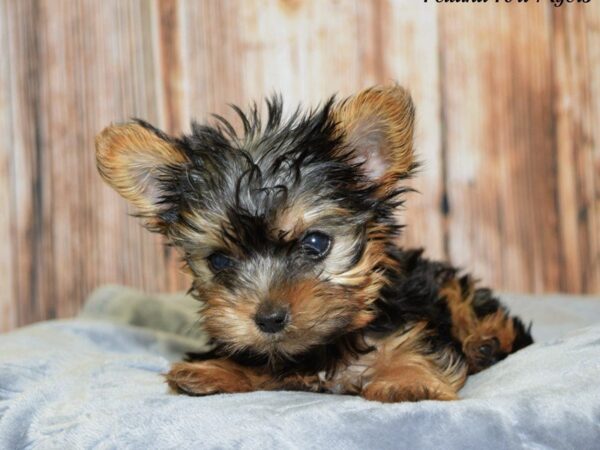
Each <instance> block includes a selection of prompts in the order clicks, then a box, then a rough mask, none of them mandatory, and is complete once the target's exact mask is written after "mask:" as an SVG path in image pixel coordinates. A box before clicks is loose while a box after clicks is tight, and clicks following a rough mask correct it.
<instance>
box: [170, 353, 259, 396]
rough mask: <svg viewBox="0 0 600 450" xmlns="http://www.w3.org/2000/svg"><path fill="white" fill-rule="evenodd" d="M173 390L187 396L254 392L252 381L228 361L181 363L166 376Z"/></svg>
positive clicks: (174, 365)
mask: <svg viewBox="0 0 600 450" xmlns="http://www.w3.org/2000/svg"><path fill="white" fill-rule="evenodd" d="M165 376H166V379H167V383H168V384H169V386H170V387H171V389H173V390H175V391H177V392H179V393H182V394H187V395H212V394H218V393H226V392H248V391H251V390H252V385H251V383H250V379H249V378H248V377H247V376H246V375H245V374H244V373H243V371H241V370H239V369H236V368H234V367H232V366H231V365H230V364H228V362H227V361H220V360H219V361H202V362H180V363H175V364H173V365H172V366H171V370H170V371H169V373H167V374H166V375H165Z"/></svg>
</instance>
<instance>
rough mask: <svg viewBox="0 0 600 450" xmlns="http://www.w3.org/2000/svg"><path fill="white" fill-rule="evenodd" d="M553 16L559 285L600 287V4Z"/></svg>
mask: <svg viewBox="0 0 600 450" xmlns="http://www.w3.org/2000/svg"><path fill="white" fill-rule="evenodd" d="M552 19H553V23H554V34H553V36H554V39H553V45H554V48H555V49H556V51H555V54H554V74H555V78H554V89H555V92H554V113H555V120H556V130H555V139H556V152H557V156H556V157H557V177H558V201H557V208H558V212H559V218H560V229H559V230H560V236H559V237H560V255H561V265H562V268H563V272H562V273H561V278H560V289H561V290H565V291H571V292H573V291H575V292H600V150H599V147H600V127H599V126H598V118H599V114H600V77H599V75H598V74H599V73H600V48H599V46H598V43H599V42H600V4H598V2H596V3H593V4H590V5H589V8H585V9H584V8H581V7H579V8H570V9H569V10H565V11H563V12H560V11H557V10H555V11H553V14H552Z"/></svg>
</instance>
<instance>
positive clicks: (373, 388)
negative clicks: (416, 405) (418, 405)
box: [361, 381, 458, 403]
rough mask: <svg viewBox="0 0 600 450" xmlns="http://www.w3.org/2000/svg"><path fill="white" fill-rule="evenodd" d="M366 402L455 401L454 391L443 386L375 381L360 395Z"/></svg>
mask: <svg viewBox="0 0 600 450" xmlns="http://www.w3.org/2000/svg"><path fill="white" fill-rule="evenodd" d="M361 395H362V397H363V398H365V399H367V400H373V401H377V402H383V403H397V402H418V401H421V400H456V399H457V398H458V397H457V395H456V393H455V392H454V391H452V390H451V389H449V388H446V387H444V386H425V385H422V384H415V385H406V384H397V383H394V382H390V381H375V382H372V383H370V384H368V385H367V386H366V387H365V388H364V389H363V391H362V393H361Z"/></svg>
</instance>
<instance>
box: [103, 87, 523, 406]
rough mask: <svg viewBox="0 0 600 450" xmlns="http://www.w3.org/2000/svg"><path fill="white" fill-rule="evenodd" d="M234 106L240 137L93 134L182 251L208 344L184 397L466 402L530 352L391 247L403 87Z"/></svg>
mask: <svg viewBox="0 0 600 450" xmlns="http://www.w3.org/2000/svg"><path fill="white" fill-rule="evenodd" d="M266 103H267V109H268V111H267V114H266V119H265V120H264V122H265V123H263V120H261V115H260V114H259V111H258V109H257V107H256V106H254V107H253V108H250V111H249V112H248V113H244V112H242V111H241V110H240V109H239V108H237V107H234V109H235V111H236V112H237V114H238V115H239V118H240V121H241V125H242V126H243V132H241V133H238V132H237V131H236V130H235V128H234V127H233V126H232V125H231V124H230V123H229V122H227V121H226V120H225V119H223V118H221V117H219V116H216V124H214V125H213V126H209V125H199V124H197V123H193V124H192V131H191V134H189V135H186V136H182V137H177V138H176V137H172V136H168V135H166V134H165V133H163V132H161V131H160V130H158V129H156V128H154V127H153V126H151V125H150V124H148V123H146V122H143V121H139V120H138V121H135V122H132V123H127V124H123V125H112V126H110V127H108V128H106V129H105V130H104V131H103V132H102V133H101V134H100V135H99V136H98V137H97V140H96V156H97V163H98V170H99V172H100V174H101V176H102V177H103V178H104V180H105V181H106V182H107V183H108V184H110V185H111V186H112V187H113V188H114V189H115V190H116V191H117V192H118V193H119V194H120V195H122V196H123V197H124V198H125V199H127V200H128V201H130V202H131V203H132V204H133V206H134V207H135V208H136V211H137V214H138V215H139V217H141V218H142V219H143V221H144V223H145V225H146V226H147V227H148V228H149V229H150V230H151V231H155V232H158V233H161V234H163V235H164V236H165V237H166V239H167V240H168V242H169V243H170V244H171V245H173V246H175V247H176V248H178V249H179V250H180V251H181V254H182V256H183V259H184V261H185V266H186V267H187V269H188V270H189V272H190V273H191V275H192V277H193V281H192V287H191V290H190V292H191V293H192V294H193V295H194V296H195V297H196V298H197V299H198V300H200V301H201V302H202V309H201V317H202V320H203V324H204V327H205V329H206V331H207V333H208V334H209V335H210V337H211V342H212V344H213V349H212V350H211V351H210V352H207V353H204V354H195V355H191V356H192V357H191V359H190V360H188V361H186V362H180V363H177V364H174V365H173V366H172V368H171V370H170V372H169V373H168V374H167V375H166V378H167V382H168V384H169V385H170V386H171V387H172V388H173V389H175V390H176V391H178V392H181V393H185V394H189V395H208V394H216V393H230V392H249V391H254V390H279V389H294V390H306V391H313V392H329V393H338V394H354V395H361V396H362V397H364V398H366V399H369V400H376V401H381V402H399V401H418V400H424V399H435V400H453V399H456V398H457V393H458V391H459V389H460V388H461V387H462V386H463V384H464V382H465V379H466V377H467V375H468V374H470V373H476V372H478V371H480V370H483V369H485V368H486V367H488V366H490V365H492V364H494V363H495V362H497V361H499V360H501V359H503V358H505V357H506V356H507V355H508V354H510V353H512V352H515V351H517V350H519V349H521V348H523V347H525V346H527V345H529V344H531V343H532V338H531V335H530V330H529V328H530V327H529V328H526V327H525V326H524V325H523V323H522V322H521V320H519V319H518V318H516V317H512V316H510V315H509V313H508V311H507V309H506V308H505V307H504V306H502V305H501V304H500V302H499V301H498V300H497V299H496V298H494V296H493V295H492V293H491V291H490V290H489V289H485V288H480V287H476V286H475V283H474V281H473V279H472V278H471V277H469V276H468V275H461V274H459V273H458V271H457V270H456V269H455V268H453V267H451V266H450V265H448V264H446V263H443V262H434V261H429V260H428V259H425V258H424V257H423V255H422V251H421V250H407V249H403V248H400V247H398V245H397V244H396V241H397V237H398V234H399V232H400V230H401V226H400V225H399V224H398V223H397V219H396V212H397V208H398V207H399V206H400V205H401V204H402V197H403V194H405V193H406V191H407V189H406V188H405V187H402V180H405V179H407V178H408V177H410V176H411V174H412V173H413V172H414V170H415V168H416V163H415V158H414V154H413V129H414V106H413V103H412V100H411V98H410V96H409V94H408V93H407V92H406V91H405V90H404V89H403V88H401V87H399V86H387V87H373V88H370V89H366V90H364V91H362V92H359V93H358V94H356V95H354V96H352V97H350V98H347V99H344V100H341V101H335V99H331V100H329V101H328V102H326V103H325V104H324V105H323V106H322V107H320V108H318V109H315V110H312V111H309V112H307V113H305V114H302V113H301V112H299V111H297V112H296V113H295V114H293V115H292V116H291V118H288V119H284V118H283V115H282V102H281V99H280V98H279V97H274V98H272V99H270V100H268V101H267V102H266Z"/></svg>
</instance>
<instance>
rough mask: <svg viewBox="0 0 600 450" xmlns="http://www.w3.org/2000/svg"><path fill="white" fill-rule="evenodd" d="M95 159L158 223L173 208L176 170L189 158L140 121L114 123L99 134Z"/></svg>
mask: <svg viewBox="0 0 600 450" xmlns="http://www.w3.org/2000/svg"><path fill="white" fill-rule="evenodd" d="M96 162H97V166H98V171H99V172H100V175H102V178H104V180H105V181H106V182H107V183H108V184H110V185H111V186H112V187H113V188H114V189H115V190H116V191H117V192H118V193H119V194H120V195H121V196H122V197H124V198H125V199H127V200H129V201H130V202H131V203H132V204H133V205H134V206H135V207H136V208H137V212H138V214H139V215H140V216H143V217H146V218H147V219H148V224H149V225H159V224H160V222H163V221H164V220H165V215H169V214H170V213H171V212H172V211H171V210H172V207H173V205H172V202H170V197H172V194H173V186H174V185H175V183H176V171H177V168H178V167H181V166H182V165H184V164H185V163H186V162H188V159H187V157H186V156H185V154H184V153H183V152H182V151H181V150H180V149H179V148H178V147H177V145H176V144H175V142H174V141H173V140H171V139H170V138H168V137H167V136H166V135H164V134H163V133H161V132H160V131H158V130H157V129H155V128H152V127H151V126H150V125H147V124H143V123H141V122H140V123H128V124H123V125H111V126H109V127H107V128H105V129H104V130H103V131H102V132H101V133H100V134H99V135H98V136H96ZM171 200H172V198H171ZM170 203H171V204H170Z"/></svg>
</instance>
